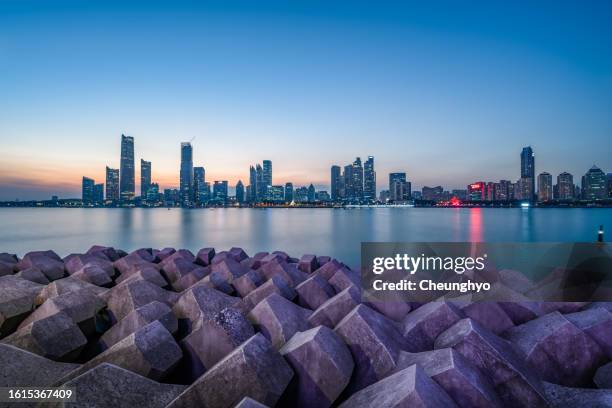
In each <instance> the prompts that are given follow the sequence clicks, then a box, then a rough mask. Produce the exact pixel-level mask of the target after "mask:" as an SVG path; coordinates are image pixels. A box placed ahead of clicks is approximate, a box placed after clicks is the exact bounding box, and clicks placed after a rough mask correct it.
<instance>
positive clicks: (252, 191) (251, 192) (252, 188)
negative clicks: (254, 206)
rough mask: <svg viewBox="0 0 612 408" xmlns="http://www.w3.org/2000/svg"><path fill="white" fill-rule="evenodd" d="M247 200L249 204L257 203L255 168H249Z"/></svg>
mask: <svg viewBox="0 0 612 408" xmlns="http://www.w3.org/2000/svg"><path fill="white" fill-rule="evenodd" d="M247 190H248V194H247V198H248V200H249V202H250V203H254V202H256V201H257V171H256V170H255V167H253V166H250V167H249V188H248V189H247Z"/></svg>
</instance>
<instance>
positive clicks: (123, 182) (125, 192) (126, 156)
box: [119, 135, 136, 201]
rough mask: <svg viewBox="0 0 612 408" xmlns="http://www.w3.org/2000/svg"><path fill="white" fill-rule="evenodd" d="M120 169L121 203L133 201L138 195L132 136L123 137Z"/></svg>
mask: <svg viewBox="0 0 612 408" xmlns="http://www.w3.org/2000/svg"><path fill="white" fill-rule="evenodd" d="M119 169H120V173H119V177H120V179H119V191H120V197H121V201H132V200H133V199H134V196H135V194H136V187H135V181H134V177H135V176H134V138H133V137H132V136H126V135H121V162H120V165H119Z"/></svg>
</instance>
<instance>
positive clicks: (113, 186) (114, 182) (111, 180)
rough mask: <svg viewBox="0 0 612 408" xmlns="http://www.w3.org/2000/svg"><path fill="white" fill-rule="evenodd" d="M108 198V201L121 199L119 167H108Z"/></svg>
mask: <svg viewBox="0 0 612 408" xmlns="http://www.w3.org/2000/svg"><path fill="white" fill-rule="evenodd" d="M106 199H107V200H108V201H113V202H118V201H119V169H111V168H110V167H108V166H107V167H106Z"/></svg>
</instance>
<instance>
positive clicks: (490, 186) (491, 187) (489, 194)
mask: <svg viewBox="0 0 612 408" xmlns="http://www.w3.org/2000/svg"><path fill="white" fill-rule="evenodd" d="M485 199H486V200H487V201H495V183H494V182H492V181H489V182H487V185H486V187H485Z"/></svg>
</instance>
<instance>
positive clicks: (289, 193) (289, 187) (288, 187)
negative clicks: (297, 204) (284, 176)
mask: <svg viewBox="0 0 612 408" xmlns="http://www.w3.org/2000/svg"><path fill="white" fill-rule="evenodd" d="M292 201H293V183H285V202H286V203H290V202H292Z"/></svg>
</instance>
